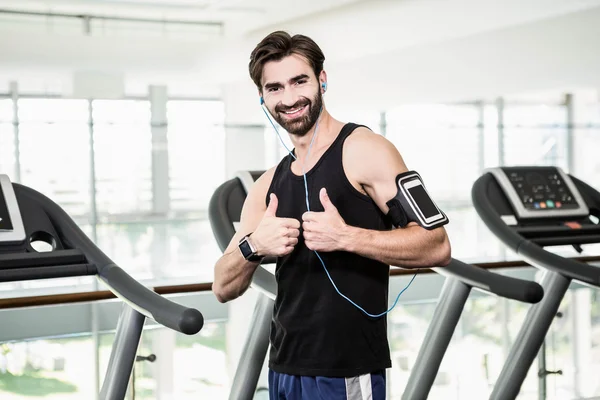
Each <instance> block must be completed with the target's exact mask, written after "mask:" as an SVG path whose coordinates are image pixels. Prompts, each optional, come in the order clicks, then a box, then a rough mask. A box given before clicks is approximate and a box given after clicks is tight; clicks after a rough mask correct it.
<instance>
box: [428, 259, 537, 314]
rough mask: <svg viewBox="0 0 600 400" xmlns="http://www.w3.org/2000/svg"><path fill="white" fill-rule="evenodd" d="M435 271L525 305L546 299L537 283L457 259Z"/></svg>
mask: <svg viewBox="0 0 600 400" xmlns="http://www.w3.org/2000/svg"><path fill="white" fill-rule="evenodd" d="M434 270H435V272H437V273H438V274H440V275H443V276H445V277H449V278H454V279H457V280H459V281H461V282H463V283H465V284H467V285H469V286H471V287H473V288H474V289H479V290H482V291H485V292H489V293H492V294H495V295H497V296H501V297H505V298H507V299H511V300H516V301H520V302H523V303H531V304H535V303H537V302H539V301H540V300H541V299H542V298H543V297H544V289H543V288H542V286H541V285H540V284H538V283H536V282H533V281H529V280H526V279H520V278H513V277H510V276H505V275H500V274H497V273H493V272H490V271H488V270H486V269H484V268H480V267H476V266H474V265H471V264H466V263H464V262H462V261H459V260H457V259H455V258H453V259H452V261H451V262H450V264H449V265H447V266H445V267H439V268H434Z"/></svg>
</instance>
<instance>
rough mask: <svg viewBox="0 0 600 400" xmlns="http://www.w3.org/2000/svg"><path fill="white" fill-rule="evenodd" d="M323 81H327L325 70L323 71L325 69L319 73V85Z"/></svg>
mask: <svg viewBox="0 0 600 400" xmlns="http://www.w3.org/2000/svg"><path fill="white" fill-rule="evenodd" d="M325 82H327V72H325V70H323V71H321V73H320V74H319V86H321V85H322V84H323V83H325Z"/></svg>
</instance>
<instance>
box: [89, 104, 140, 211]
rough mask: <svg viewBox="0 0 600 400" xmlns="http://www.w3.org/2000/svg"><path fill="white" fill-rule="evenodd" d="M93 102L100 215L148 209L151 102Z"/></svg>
mask: <svg viewBox="0 0 600 400" xmlns="http://www.w3.org/2000/svg"><path fill="white" fill-rule="evenodd" d="M92 104H93V118H94V152H95V172H96V202H97V209H98V215H99V217H100V218H102V217H105V216H108V215H111V214H124V213H144V212H149V211H151V209H152V136H151V131H150V102H149V101H141V100H140V101H138V100H94V101H93V103H92Z"/></svg>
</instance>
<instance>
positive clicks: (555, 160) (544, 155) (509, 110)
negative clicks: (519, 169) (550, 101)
mask: <svg viewBox="0 0 600 400" xmlns="http://www.w3.org/2000/svg"><path fill="white" fill-rule="evenodd" d="M566 121H567V115H566V108H565V107H564V106H558V105H557V106H548V105H510V104H508V105H506V106H505V108H504V149H503V150H504V163H505V165H556V166H559V167H561V168H563V169H564V170H565V171H568V162H567V157H568V155H567V129H566V126H565V124H566Z"/></svg>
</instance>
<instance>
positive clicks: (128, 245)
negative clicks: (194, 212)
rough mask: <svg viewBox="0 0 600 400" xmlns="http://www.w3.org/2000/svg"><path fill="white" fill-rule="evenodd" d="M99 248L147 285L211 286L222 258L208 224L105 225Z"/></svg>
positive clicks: (100, 234)
mask: <svg viewBox="0 0 600 400" xmlns="http://www.w3.org/2000/svg"><path fill="white" fill-rule="evenodd" d="M97 232H98V240H97V243H98V247H100V248H101V249H102V251H104V252H105V253H106V254H107V255H109V256H110V257H111V259H112V260H113V261H114V262H115V263H116V264H117V265H118V266H120V267H121V268H123V269H124V270H125V271H127V273H129V274H131V275H132V276H133V277H134V278H135V279H138V280H141V281H144V282H145V283H146V284H155V283H157V282H160V284H166V282H167V281H168V282H173V281H182V282H185V283H188V282H189V280H190V279H193V281H194V282H211V281H212V279H213V268H214V263H215V262H216V261H217V259H218V258H219V257H220V256H221V255H222V253H221V251H220V249H219V247H218V246H217V243H216V241H215V239H214V235H213V233H212V230H211V227H210V223H209V221H208V220H198V221H179V222H177V221H170V222H167V221H165V222H139V223H123V224H102V225H99V226H98V229H97Z"/></svg>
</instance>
